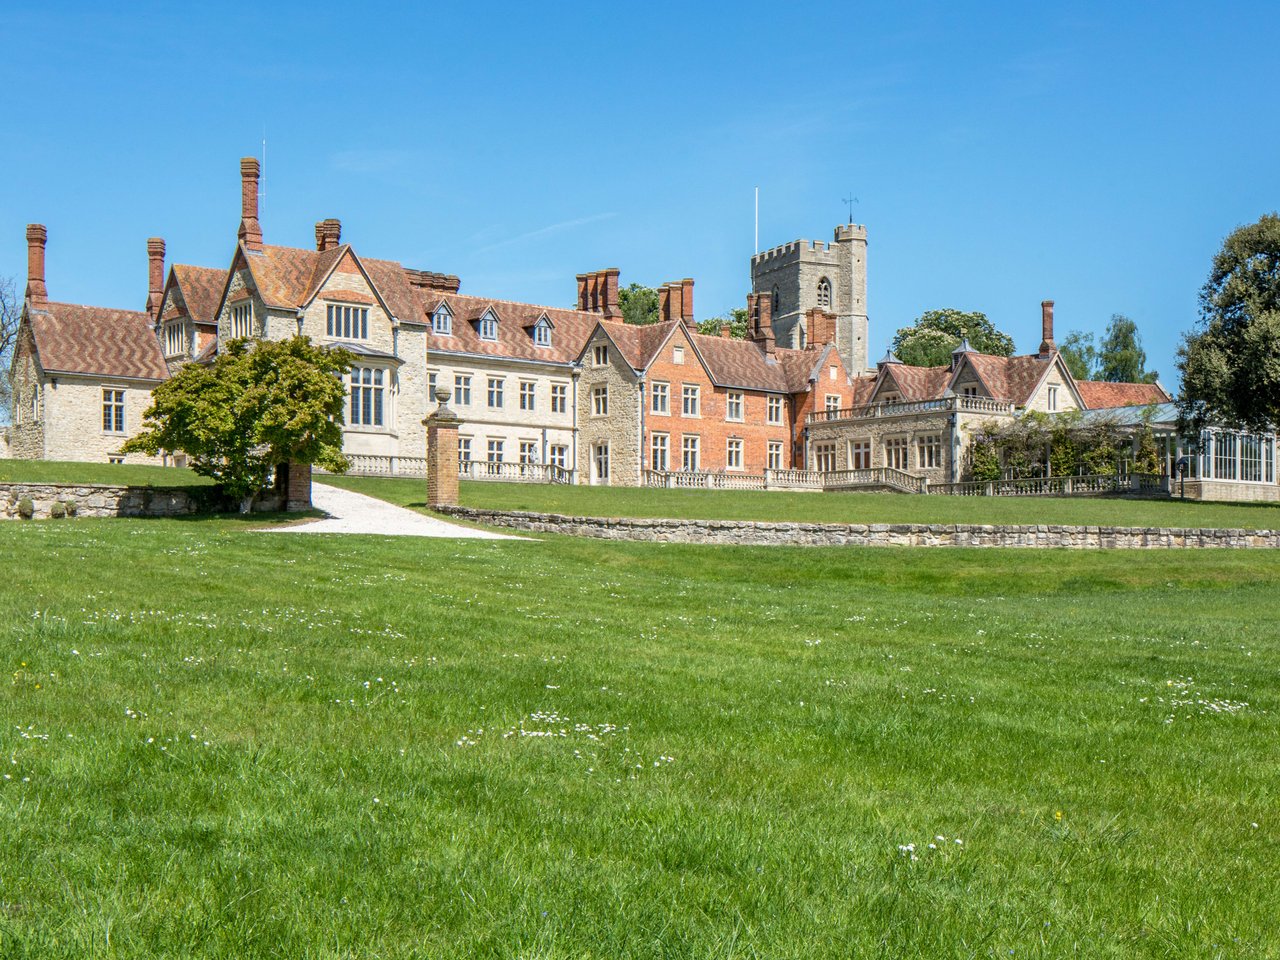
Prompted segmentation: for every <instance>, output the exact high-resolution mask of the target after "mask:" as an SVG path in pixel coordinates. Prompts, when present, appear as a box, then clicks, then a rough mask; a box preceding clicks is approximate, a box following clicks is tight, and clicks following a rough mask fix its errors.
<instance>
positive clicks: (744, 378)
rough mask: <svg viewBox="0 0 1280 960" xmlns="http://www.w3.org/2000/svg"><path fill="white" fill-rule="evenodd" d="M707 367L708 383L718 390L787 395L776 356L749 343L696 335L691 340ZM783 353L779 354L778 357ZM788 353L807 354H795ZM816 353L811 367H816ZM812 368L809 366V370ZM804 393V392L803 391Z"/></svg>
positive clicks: (786, 386)
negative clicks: (732, 389)
mask: <svg viewBox="0 0 1280 960" xmlns="http://www.w3.org/2000/svg"><path fill="white" fill-rule="evenodd" d="M690 339H691V340H693V342H694V344H695V345H696V346H697V348H698V352H699V353H701V354H702V359H703V360H705V361H706V363H707V369H708V372H709V373H710V374H711V380H712V381H713V382H714V383H715V384H717V385H718V386H724V387H746V388H747V389H749V390H765V391H768V392H770V393H788V392H790V391H789V390H788V389H787V388H788V386H789V384H788V382H787V375H786V372H785V370H784V368H783V364H782V362H781V361H779V359H778V357H777V355H776V354H775V356H773V357H770V356H769V355H768V354H766V353H765V352H764V351H763V350H761V349H760V348H759V347H758V346H756V345H755V344H754V343H753V342H751V341H750V340H730V339H727V338H725V337H708V336H704V335H702V334H699V333H695V334H692V335H691V337H690ZM782 352H783V351H781V350H779V351H778V353H782ZM786 352H787V353H808V351H802V350H795V351H786ZM818 359H819V357H818V356H817V354H816V352H815V353H814V354H813V355H812V363H817V362H818ZM812 369H813V367H812V365H810V367H809V370H812ZM808 379H809V377H808V371H806V372H805V382H806V383H807V382H808ZM802 389H803V388H802Z"/></svg>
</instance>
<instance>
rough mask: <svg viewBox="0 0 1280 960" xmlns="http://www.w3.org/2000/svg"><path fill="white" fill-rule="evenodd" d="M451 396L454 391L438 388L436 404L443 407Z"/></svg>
mask: <svg viewBox="0 0 1280 960" xmlns="http://www.w3.org/2000/svg"><path fill="white" fill-rule="evenodd" d="M451 395H452V391H451V390H450V389H449V388H448V387H436V403H438V404H440V406H442V407H443V406H444V405H445V404H446V403H448V402H449V397H450V396H451Z"/></svg>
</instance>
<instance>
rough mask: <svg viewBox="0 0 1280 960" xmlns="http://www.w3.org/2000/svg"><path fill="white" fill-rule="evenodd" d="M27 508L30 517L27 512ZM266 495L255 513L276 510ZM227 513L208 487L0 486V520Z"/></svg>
mask: <svg viewBox="0 0 1280 960" xmlns="http://www.w3.org/2000/svg"><path fill="white" fill-rule="evenodd" d="M28 507H29V508H30V514H29V515H28V514H27V509H28ZM280 507H281V503H280V498H279V497H278V496H275V495H274V494H265V495H263V496H262V497H260V498H259V500H258V502H256V503H255V504H254V510H278V509H280ZM227 509H231V510H234V506H230V507H229V506H228V505H227V504H225V503H223V502H222V499H221V498H220V497H219V495H218V493H217V490H216V489H214V488H213V487H211V486H207V487H203V486H202V487H130V486H123V485H115V484H100V483H18V482H11V481H3V482H0V520H27V519H36V520H39V519H44V518H55V519H56V518H58V517H64V516H72V517H181V516H189V515H191V514H196V513H217V512H219V511H223V510H227Z"/></svg>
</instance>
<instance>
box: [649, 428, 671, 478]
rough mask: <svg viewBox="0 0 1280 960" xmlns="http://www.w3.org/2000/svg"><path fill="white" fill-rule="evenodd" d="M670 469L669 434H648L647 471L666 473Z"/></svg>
mask: <svg viewBox="0 0 1280 960" xmlns="http://www.w3.org/2000/svg"><path fill="white" fill-rule="evenodd" d="M670 467H671V434H669V433H651V434H649V469H650V470H661V471H666V470H669V469H670Z"/></svg>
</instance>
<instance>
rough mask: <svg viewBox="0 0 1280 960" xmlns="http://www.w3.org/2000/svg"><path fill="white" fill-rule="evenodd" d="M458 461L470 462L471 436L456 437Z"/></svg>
mask: <svg viewBox="0 0 1280 960" xmlns="http://www.w3.org/2000/svg"><path fill="white" fill-rule="evenodd" d="M458 462H459V463H470V462H471V438H470V437H458Z"/></svg>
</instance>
